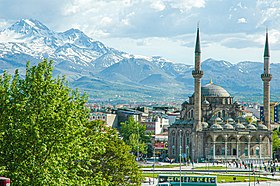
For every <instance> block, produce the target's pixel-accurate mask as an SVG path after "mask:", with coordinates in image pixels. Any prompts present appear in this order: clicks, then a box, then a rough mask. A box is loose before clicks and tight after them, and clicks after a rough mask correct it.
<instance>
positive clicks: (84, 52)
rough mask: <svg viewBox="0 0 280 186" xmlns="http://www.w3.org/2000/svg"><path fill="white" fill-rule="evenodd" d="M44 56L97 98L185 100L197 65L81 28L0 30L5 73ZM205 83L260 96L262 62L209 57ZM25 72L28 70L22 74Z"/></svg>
mask: <svg viewBox="0 0 280 186" xmlns="http://www.w3.org/2000/svg"><path fill="white" fill-rule="evenodd" d="M43 58H48V59H50V60H53V61H54V65H55V68H54V74H55V75H59V74H65V75H66V77H67V78H68V80H69V81H70V84H71V85H72V86H73V87H78V88H79V89H80V90H84V91H86V92H87V93H88V94H89V95H90V98H91V99H95V100H114V99H115V100H121V99H123V100H133V101H135V100H150V101H151V100H161V101H164V100H168V101H171V100H172V101H174V100H175V101H178V102H180V101H181V100H186V99H187V97H188V96H189V95H191V94H192V92H193V77H192V73H191V71H192V70H193V66H192V65H186V64H183V63H181V64H179V63H173V62H172V61H169V60H167V59H164V58H162V57H160V56H154V57H146V56H138V55H133V54H128V53H126V52H123V51H119V50H117V49H113V48H110V47H108V46H105V45H104V44H103V43H102V42H100V41H95V40H94V39H92V38H90V37H88V36H87V35H86V34H85V33H83V32H82V31H80V30H78V29H70V30H67V31H65V32H55V31H52V30H50V29H49V28H48V27H47V26H45V25H43V24H42V23H40V22H39V21H37V20H34V19H21V20H19V21H18V22H16V23H15V24H13V25H11V26H10V27H8V28H7V29H5V30H2V31H0V73H2V72H3V70H7V71H9V72H12V71H14V70H15V69H16V68H18V69H19V70H20V72H22V73H23V71H24V69H25V64H26V62H27V61H30V62H31V64H36V63H38V62H39V61H41V60H42V59H43ZM201 67H202V70H203V71H204V76H203V79H202V85H203V84H207V83H208V82H209V81H210V79H212V80H213V81H214V83H215V84H217V85H220V86H223V87H224V88H226V89H227V90H228V91H229V92H230V93H232V94H234V95H237V96H239V97H240V96H241V97H242V96H244V97H250V98H251V97H252V95H253V96H254V95H257V96H256V97H257V99H259V98H260V96H259V95H260V94H261V93H262V81H261V79H260V74H261V73H262V71H263V64H262V63H256V62H240V63H238V64H231V63H230V62H227V61H223V60H220V61H217V60H214V59H211V58H210V59H207V60H205V61H204V62H202V65H201ZM271 71H272V74H273V79H272V81H271V90H272V94H273V92H275V93H276V94H275V95H276V96H279V95H278V94H277V92H280V91H279V90H280V88H279V86H278V85H277V82H279V81H280V64H272V65H271ZM23 74H24V73H23Z"/></svg>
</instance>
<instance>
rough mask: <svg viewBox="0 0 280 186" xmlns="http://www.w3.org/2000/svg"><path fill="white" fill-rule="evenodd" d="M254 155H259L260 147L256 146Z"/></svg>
mask: <svg viewBox="0 0 280 186" xmlns="http://www.w3.org/2000/svg"><path fill="white" fill-rule="evenodd" d="M256 155H257V156H259V155H260V148H259V147H257V148H256Z"/></svg>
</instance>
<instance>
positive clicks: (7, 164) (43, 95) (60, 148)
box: [0, 60, 140, 185]
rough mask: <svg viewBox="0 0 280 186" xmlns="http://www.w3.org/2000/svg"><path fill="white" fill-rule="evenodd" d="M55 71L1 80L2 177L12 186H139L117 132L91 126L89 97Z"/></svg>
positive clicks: (36, 70) (45, 64)
mask: <svg viewBox="0 0 280 186" xmlns="http://www.w3.org/2000/svg"><path fill="white" fill-rule="evenodd" d="M52 70H53V67H52V62H49V61H47V60H44V61H42V62H41V63H39V64H38V65H37V66H33V67H30V65H29V63H27V66H26V74H25V77H24V78H20V75H19V73H18V71H17V70H16V72H15V74H14V76H13V77H12V76H11V75H8V74H7V73H6V72H5V73H4V74H3V76H2V77H0V93H1V97H0V167H1V170H0V174H1V175H4V176H7V177H9V178H11V181H12V184H13V185H81V184H83V185H112V183H111V182H112V181H114V183H115V184H116V183H117V182H118V181H119V182H120V183H121V181H123V182H125V181H126V182H127V180H128V179H129V181H130V182H133V183H136V184H138V183H139V179H140V172H139V171H138V169H137V168H135V166H132V167H128V165H134V164H135V161H134V162H133V157H131V155H130V154H129V148H128V147H127V146H125V145H124V146H123V144H124V142H122V141H120V140H119V139H117V138H116V136H117V135H116V133H115V132H114V131H111V130H109V129H107V128H106V127H105V126H102V127H101V126H100V125H99V124H98V123H97V124H96V123H90V122H89V121H88V110H87V109H86V108H85V106H84V105H85V103H86V96H85V95H83V96H80V93H79V92H78V91H77V90H76V91H73V90H71V89H70V88H69V87H68V85H67V82H66V80H65V78H53V76H52ZM90 128H93V129H92V130H93V131H92V132H90ZM120 147H124V148H123V149H122V148H120ZM88 160H89V161H88ZM122 161H123V162H122ZM89 162H93V164H90V165H91V166H86V165H88V163H89ZM99 163H100V164H101V165H102V166H100V165H99ZM126 163H127V164H126ZM133 163H134V164H133ZM93 165H94V166H93ZM97 165H98V166H99V167H98V168H97ZM115 167H121V168H122V169H120V168H119V169H117V170H119V172H120V173H119V174H117V173H115V172H114V170H115ZM102 168H103V169H102ZM115 175H117V177H116V178H114V176H115ZM127 175H129V177H126V176H127ZM122 178H123V180H122ZM125 178H126V180H125ZM114 179H115V180H114ZM116 185H117V184H116ZM124 185H125V184H124Z"/></svg>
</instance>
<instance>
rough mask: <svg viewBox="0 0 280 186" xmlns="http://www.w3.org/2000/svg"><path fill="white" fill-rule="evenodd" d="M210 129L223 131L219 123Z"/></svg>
mask: <svg viewBox="0 0 280 186" xmlns="http://www.w3.org/2000/svg"><path fill="white" fill-rule="evenodd" d="M210 129H212V130H223V127H222V126H221V125H219V124H217V123H215V124H213V125H211V127H210Z"/></svg>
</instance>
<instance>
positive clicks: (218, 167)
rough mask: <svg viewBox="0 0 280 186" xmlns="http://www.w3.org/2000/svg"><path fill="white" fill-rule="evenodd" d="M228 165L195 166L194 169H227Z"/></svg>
mask: <svg viewBox="0 0 280 186" xmlns="http://www.w3.org/2000/svg"><path fill="white" fill-rule="evenodd" d="M226 169H227V168H226V167H223V166H209V167H207V166H205V167H195V168H194V170H226Z"/></svg>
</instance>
